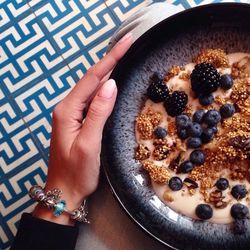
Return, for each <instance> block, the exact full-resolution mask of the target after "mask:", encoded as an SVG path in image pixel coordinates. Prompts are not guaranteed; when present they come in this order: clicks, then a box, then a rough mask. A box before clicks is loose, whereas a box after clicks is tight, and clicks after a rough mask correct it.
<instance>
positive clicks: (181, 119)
mask: <svg viewBox="0 0 250 250" xmlns="http://www.w3.org/2000/svg"><path fill="white" fill-rule="evenodd" d="M175 123H176V127H178V128H187V127H188V126H189V124H190V119H189V117H188V116H187V115H178V116H176V119H175Z"/></svg>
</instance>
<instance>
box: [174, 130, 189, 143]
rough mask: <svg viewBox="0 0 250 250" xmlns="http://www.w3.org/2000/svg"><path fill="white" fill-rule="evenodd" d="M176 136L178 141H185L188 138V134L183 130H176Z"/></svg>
mask: <svg viewBox="0 0 250 250" xmlns="http://www.w3.org/2000/svg"><path fill="white" fill-rule="evenodd" d="M177 135H178V137H179V138H180V139H182V140H185V139H187V138H188V132H187V129H185V128H177Z"/></svg>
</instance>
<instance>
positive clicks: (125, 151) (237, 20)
mask: <svg viewBox="0 0 250 250" xmlns="http://www.w3.org/2000/svg"><path fill="white" fill-rule="evenodd" d="M202 48H223V49H224V50H225V51H226V52H227V53H232V52H238V51H242V52H247V53H250V5H248V4H235V3H227V4H213V5H205V6H201V7H197V8H193V9H189V10H186V11H184V12H181V13H179V14H176V15H174V16H172V17H170V18H167V19H165V20H164V21H162V22H161V23H159V24H158V25H156V26H154V27H153V28H152V29H150V30H149V31H148V32H146V33H145V34H144V35H143V36H142V37H140V38H139V39H138V40H137V41H136V42H135V44H134V45H133V46H132V47H131V48H130V50H129V51H128V52H127V54H126V55H125V57H124V58H123V59H122V60H121V61H120V62H119V64H118V65H117V66H116V68H115V70H114V71H113V73H112V76H111V78H114V79H115V80H116V82H117V83H118V89H119V95H118V100H117V103H116V106H115V109H114V112H113V114H112V116H111V118H110V119H109V121H108V123H107V126H106V128H105V135H104V145H103V152H102V161H103V165H104V167H105V171H106V175H107V178H108V180H109V183H110V185H111V187H112V189H113V191H114V194H115V196H116V198H117V199H118V201H119V202H120V204H121V205H122V207H123V208H124V210H125V211H126V212H127V214H128V215H129V216H130V217H131V218H132V219H133V220H134V221H135V222H136V223H137V224H138V225H139V226H140V227H142V228H143V229H144V230H145V231H146V232H148V233H149V234H150V235H152V236H153V237H154V238H156V239H158V240H159V241H160V242H162V243H163V244H165V245H168V246H171V247H172V248H177V249H213V250H214V249H220V250H221V249H250V224H249V230H248V231H247V232H246V234H243V235H234V234H233V233H232V231H231V228H230V225H221V224H212V223H209V222H200V221H195V220H192V219H190V218H188V217H185V216H183V215H181V214H179V213H176V212H175V211H173V210H172V209H170V208H169V207H168V206H166V205H165V204H163V203H162V202H161V201H160V200H159V198H158V197H157V196H156V195H155V194H154V192H153V191H152V188H151V187H150V182H149V180H148V177H147V175H146V174H145V173H144V172H143V171H141V166H140V164H139V163H138V162H136V161H135V160H134V148H135V146H136V141H135V133H134V132H135V130H134V122H135V118H136V116H137V114H138V113H139V111H140V109H141V107H142V105H143V102H144V100H145V98H146V97H145V92H146V89H147V86H148V79H149V77H150V76H151V75H152V73H153V72H154V71H158V72H162V73H163V72H165V71H166V70H167V69H168V68H170V66H171V65H173V64H178V65H183V64H186V63H188V62H190V61H191V60H192V58H193V57H194V56H195V55H197V52H199V51H200V50H201V49H202Z"/></svg>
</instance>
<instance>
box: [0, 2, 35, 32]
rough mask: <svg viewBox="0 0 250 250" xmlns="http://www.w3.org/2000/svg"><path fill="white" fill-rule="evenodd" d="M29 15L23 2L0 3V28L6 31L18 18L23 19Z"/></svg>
mask: <svg viewBox="0 0 250 250" xmlns="http://www.w3.org/2000/svg"><path fill="white" fill-rule="evenodd" d="M30 13H31V11H30V7H29V5H28V4H27V2H26V1H25V0H19V1H18V0H3V1H1V3H0V27H1V29H6V28H7V27H9V26H11V25H12V23H13V22H15V21H17V20H18V19H19V18H24V17H25V16H27V15H29V14H30Z"/></svg>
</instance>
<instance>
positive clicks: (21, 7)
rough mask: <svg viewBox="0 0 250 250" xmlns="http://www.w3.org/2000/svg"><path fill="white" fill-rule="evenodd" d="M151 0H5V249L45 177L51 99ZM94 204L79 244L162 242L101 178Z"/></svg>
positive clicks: (0, 126)
mask: <svg viewBox="0 0 250 250" xmlns="http://www.w3.org/2000/svg"><path fill="white" fill-rule="evenodd" d="M152 2H160V1H153V0H145V1H143V0H120V1H117V0H107V1H102V0H88V1H86V0H81V1H76V0H66V1H63V0H54V1H48V0H12V1H11V0H0V249H8V247H9V245H10V242H11V241H12V239H13V237H14V235H15V234H16V230H17V225H18V221H19V219H20V216H21V214H22V213H23V212H24V211H28V212H29V211H31V210H32V208H33V206H34V204H33V203H32V202H31V201H30V199H29V197H28V195H27V192H28V190H29V188H30V187H31V186H32V185H34V184H40V185H43V183H44V181H45V179H46V172H47V163H48V152H49V142H50V133H51V112H52V110H53V107H54V106H55V105H56V104H57V103H58V102H59V101H60V100H61V99H62V98H63V97H64V96H65V95H66V94H67V93H68V92H69V90H70V89H71V87H72V86H74V85H75V83H76V82H77V81H78V80H79V79H80V78H81V77H82V75H83V74H84V73H85V72H86V70H87V69H88V68H89V67H90V66H91V65H93V64H94V63H96V62H97V61H98V60H99V59H100V58H102V57H103V55H104V54H105V51H106V48H107V44H108V41H109V39H110V37H111V36H112V34H113V33H114V31H115V30H116V29H117V28H118V27H119V25H120V24H121V22H122V21H124V20H125V19H126V18H127V17H129V16H130V15H131V14H133V13H134V12H135V11H136V10H138V9H140V8H142V7H144V6H146V5H148V4H150V3H152ZM166 2H168V3H172V4H174V5H177V6H182V7H184V8H190V7H194V6H196V5H201V4H206V3H211V2H221V1H220V0H215V1H213V0H209V1H208V0H204V1H202V0H168V1H166ZM237 2H248V3H250V0H246V1H237ZM90 208H91V210H92V211H93V213H92V214H95V215H97V217H96V216H95V218H93V220H94V221H95V222H94V223H93V224H92V226H90V227H89V228H87V229H86V226H83V227H82V228H81V235H80V237H79V241H78V245H77V248H78V249H90V248H91V249H125V248H126V249H141V248H142V247H143V248H144V249H152V248H154V249H160V248H162V247H161V246H160V245H159V243H157V242H154V241H153V240H151V239H150V238H149V237H148V236H147V235H146V234H144V233H143V232H142V231H140V230H139V229H138V228H137V227H136V226H135V225H134V224H133V223H132V222H131V221H130V220H129V219H128V218H127V217H126V215H125V214H124V212H123V211H122V210H121V208H120V207H119V206H118V204H117V203H116V201H115V200H114V198H113V197H112V195H111V193H110V192H109V190H108V188H107V184H105V181H104V180H102V184H101V185H100V188H99V190H98V192H97V193H96V194H95V195H94V196H93V198H92V204H91V207H90ZM90 216H91V211H90ZM84 235H85V236H84ZM84 246H85V247H84ZM87 246H88V247H87ZM145 246H147V247H145Z"/></svg>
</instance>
